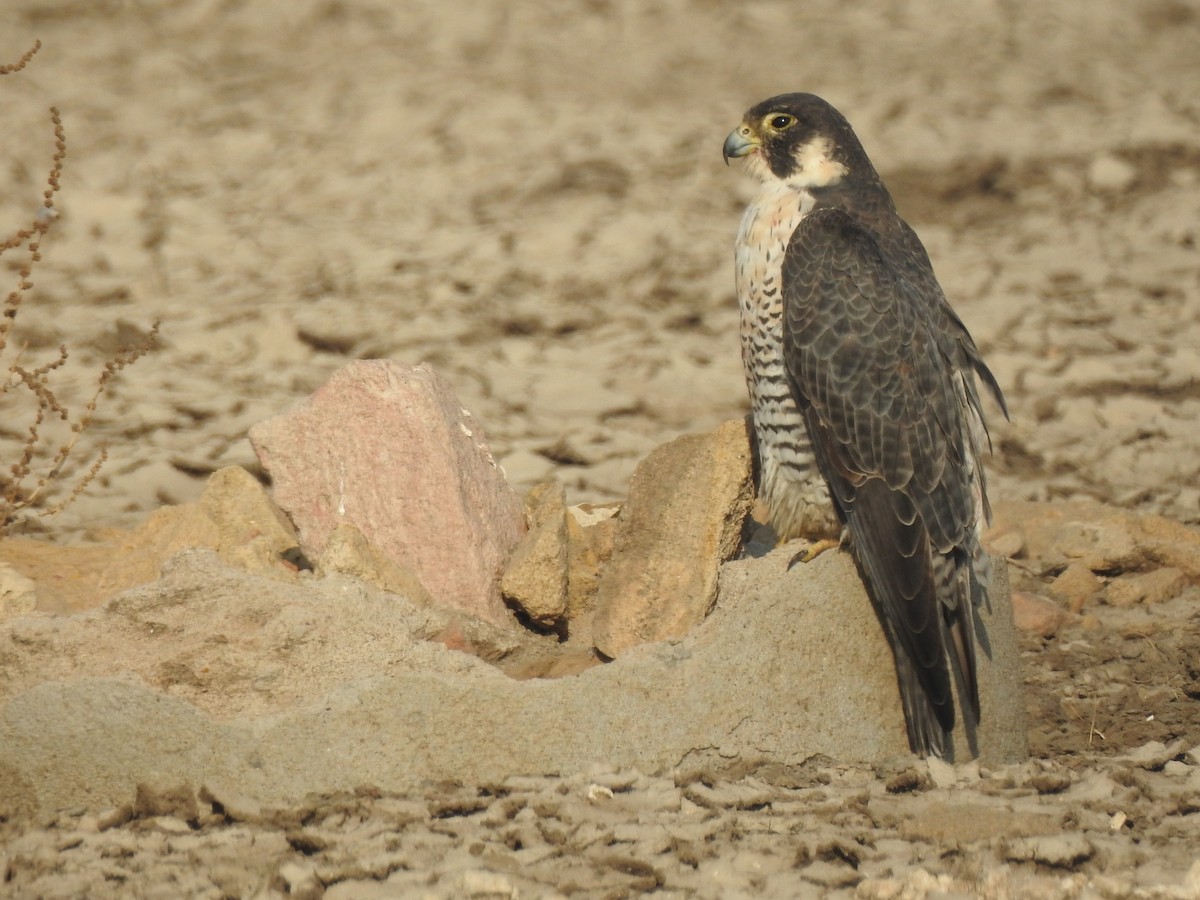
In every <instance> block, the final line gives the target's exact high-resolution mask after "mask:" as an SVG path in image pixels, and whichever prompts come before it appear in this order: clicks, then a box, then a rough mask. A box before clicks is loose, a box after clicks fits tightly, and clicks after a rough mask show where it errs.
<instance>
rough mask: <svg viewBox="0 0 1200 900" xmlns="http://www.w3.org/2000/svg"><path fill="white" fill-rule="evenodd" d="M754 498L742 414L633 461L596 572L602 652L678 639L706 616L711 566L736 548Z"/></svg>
mask: <svg viewBox="0 0 1200 900" xmlns="http://www.w3.org/2000/svg"><path fill="white" fill-rule="evenodd" d="M751 495H752V485H751V475H750V442H749V438H748V436H747V433H746V425H745V422H744V421H743V420H740V419H737V420H733V421H730V422H726V423H725V424H723V425H721V426H720V427H719V428H718V429H717V430H716V431H714V432H710V433H708V434H697V435H686V436H684V437H681V438H677V439H676V440H674V441H672V442H671V443H669V444H665V445H664V446H662V447H659V448H658V449H656V450H655V451H654V452H652V453H651V454H650V455H649V456H647V457H646V458H645V459H644V460H643V461H642V462H641V463H640V464H639V465H638V467H637V469H636V470H635V472H634V474H633V480H632V481H631V482H630V486H629V500H628V501H627V502H626V504H625V506H624V507H622V509H621V512H620V515H619V516H618V533H617V540H616V547H615V550H614V552H613V557H612V559H611V560H609V562H608V565H607V566H606V567H605V568H604V571H603V572H602V573H601V574H600V583H599V587H598V591H597V597H596V617H595V621H594V623H593V637H594V641H595V645H596V648H597V649H598V650H599V651H600V652H601V653H603V654H604V655H605V656H608V657H617V656H619V655H620V654H622V653H624V652H625V651H627V650H628V649H630V648H631V647H634V646H636V645H638V644H642V643H647V642H651V641H661V640H666V639H668V638H677V637H682V636H683V635H685V634H687V632H688V631H689V630H691V629H692V628H694V627H695V626H696V625H698V624H699V623H700V622H701V621H703V620H704V617H705V616H707V615H708V613H709V611H710V610H711V609H712V606H713V603H714V602H715V600H716V596H717V570H718V569H719V568H720V565H721V563H723V562H725V561H726V560H728V559H731V558H732V557H733V556H734V555H735V554H736V553H737V551H738V548H739V545H740V543H741V532H742V523H743V521H744V520H745V518H746V514H747V513H748V512H749V509H750V505H751V502H752V496H751Z"/></svg>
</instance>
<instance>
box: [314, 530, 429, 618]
mask: <svg viewBox="0 0 1200 900" xmlns="http://www.w3.org/2000/svg"><path fill="white" fill-rule="evenodd" d="M316 563H317V572H318V574H320V575H327V574H328V573H330V572H339V573H341V574H343V575H350V576H352V577H354V578H358V579H360V580H362V581H365V582H366V583H367V584H371V585H374V586H375V587H377V588H379V589H380V590H384V591H388V592H389V593H392V594H399V595H400V596H401V597H404V598H406V599H407V600H409V601H411V602H412V603H415V604H417V605H418V606H429V605H431V604H432V603H433V598H432V597H431V596H430V595H429V591H427V590H426V589H425V585H423V584H421V579H420V578H418V577H417V576H416V575H415V574H413V572H411V571H410V570H408V569H406V568H404V567H403V566H398V565H396V563H394V562H393V561H392V560H390V559H389V558H388V557H386V556H384V554H383V553H382V552H381V551H380V550H379V548H378V547H375V546H374V545H373V544H371V543H370V542H369V541H368V540H367V539H366V538H365V537H364V536H363V533H362V532H361V531H359V530H358V529H357V528H355V527H354V526H353V525H349V524H347V523H345V522H343V523H342V524H341V525H339V526H338V527H337V528H335V529H334V530H333V534H331V535H330V536H329V543H327V544H326V545H325V551H324V552H323V553H322V554H321V555H320V557H318V559H317V560H316Z"/></svg>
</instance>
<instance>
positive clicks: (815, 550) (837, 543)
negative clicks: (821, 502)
mask: <svg viewBox="0 0 1200 900" xmlns="http://www.w3.org/2000/svg"><path fill="white" fill-rule="evenodd" d="M849 543H850V532H849V531H848V530H847V529H845V528H843V529H842V533H841V534H840V535H839V536H838V537H836V538H824V539H822V540H819V541H813V542H812V543H810V544H809V545H808V546H807V547H805V548H804V549H803V550H801V551H800V552H799V553H797V554H796V555H795V556H793V557H792V559H791V561H790V562H789V563H788V568H789V569H790V568H791V567H792V566H794V565H796V563H810V562H812V561H813V560H814V559H816V558H817V557H818V556H820V555H821V554H822V553H824V552H825V551H826V550H834V549H837V548H839V547H845V546H847V545H848V544H849Z"/></svg>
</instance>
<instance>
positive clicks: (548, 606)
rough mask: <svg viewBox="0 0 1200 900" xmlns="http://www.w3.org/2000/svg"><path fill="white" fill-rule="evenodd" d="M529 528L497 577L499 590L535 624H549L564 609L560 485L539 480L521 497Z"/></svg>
mask: <svg viewBox="0 0 1200 900" xmlns="http://www.w3.org/2000/svg"><path fill="white" fill-rule="evenodd" d="M525 514H526V518H527V520H528V522H529V530H528V531H527V532H526V533H525V537H523V538H522V539H521V542H520V543H519V544H517V547H516V549H515V550H514V551H513V555H512V558H511V559H510V560H509V562H508V566H507V568H506V569H505V570H504V575H503V576H502V577H501V579H500V591H501V593H503V594H504V598H505V599H506V600H508V602H510V603H512V604H514V605H515V606H517V607H518V608H519V609H520V610H521V611H523V612H524V613H525V614H526V615H527V616H529V618H530V619H531V620H532V621H533V622H534V623H535V624H537V625H539V626H541V627H543V628H551V627H553V626H554V625H555V624H556V623H558V622H559V621H560V620H561V619H562V618H563V614H564V613H565V612H566V610H567V504H566V493H565V492H564V491H563V486H562V485H561V484H558V483H557V482H548V483H546V484H540V485H538V486H537V487H535V488H534V489H533V490H532V491H530V492H529V496H528V498H526V501H525Z"/></svg>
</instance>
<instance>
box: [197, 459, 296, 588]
mask: <svg viewBox="0 0 1200 900" xmlns="http://www.w3.org/2000/svg"><path fill="white" fill-rule="evenodd" d="M200 508H201V509H202V510H203V511H204V513H205V514H206V515H207V516H208V517H209V518H210V519H212V521H213V524H214V525H216V526H217V535H218V537H217V552H218V553H220V554H221V558H222V559H224V560H225V561H226V562H228V563H230V564H232V565H235V566H240V567H241V568H243V569H249V570H250V571H259V570H269V569H274V568H277V567H278V566H279V565H280V557H281V556H282V555H283V554H284V553H286V552H287V551H289V550H292V549H293V548H295V547H296V546H297V544H298V541H297V538H296V529H295V528H293V527H292V523H291V522H289V521H288V519H287V516H285V515H284V514H283V513H282V512H281V511H280V509H279V507H278V506H276V505H275V503H274V502H273V501H272V500H271V497H270V495H269V494H268V493H267V490H266V488H264V487H263V486H262V484H260V483H259V481H258V479H256V478H255V477H254V476H253V475H251V474H250V473H249V472H247V471H246V470H245V469H243V468H242V467H241V466H226V467H225V468H223V469H218V470H217V471H216V472H213V474H212V475H210V476H209V478H208V482H207V483H206V484H205V485H204V493H203V495H201V497H200Z"/></svg>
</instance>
